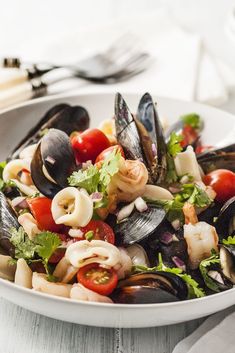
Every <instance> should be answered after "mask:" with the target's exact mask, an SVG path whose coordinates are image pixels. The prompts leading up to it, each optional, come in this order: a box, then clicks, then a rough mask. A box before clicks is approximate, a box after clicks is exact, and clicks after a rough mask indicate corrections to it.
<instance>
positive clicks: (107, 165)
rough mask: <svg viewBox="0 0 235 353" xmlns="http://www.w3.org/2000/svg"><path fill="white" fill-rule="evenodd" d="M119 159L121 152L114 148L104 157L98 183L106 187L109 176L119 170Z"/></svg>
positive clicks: (109, 179)
mask: <svg viewBox="0 0 235 353" xmlns="http://www.w3.org/2000/svg"><path fill="white" fill-rule="evenodd" d="M120 159H121V153H120V152H119V151H117V150H116V149H114V150H113V151H112V152H111V153H109V154H108V156H107V157H106V158H105V160H104V162H103V163H102V167H101V168H100V170H99V172H100V183H101V184H102V186H103V188H106V187H107V186H108V185H109V183H110V181H111V177H112V176H114V175H115V174H116V173H117V172H118V170H119V161H120Z"/></svg>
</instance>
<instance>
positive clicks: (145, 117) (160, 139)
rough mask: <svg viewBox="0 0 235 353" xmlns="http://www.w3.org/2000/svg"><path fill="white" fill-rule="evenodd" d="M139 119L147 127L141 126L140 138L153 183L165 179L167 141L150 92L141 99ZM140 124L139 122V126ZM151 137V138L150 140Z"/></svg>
mask: <svg viewBox="0 0 235 353" xmlns="http://www.w3.org/2000/svg"><path fill="white" fill-rule="evenodd" d="M136 115H137V119H138V121H139V122H140V123H141V124H142V125H143V126H144V127H145V129H146V132H147V136H146V134H143V133H142V131H143V129H140V128H139V134H140V139H141V142H142V146H143V149H144V152H145V157H146V158H145V161H146V164H147V166H148V169H149V171H150V176H151V180H152V182H153V183H156V182H158V183H159V182H162V181H164V178H165V174H166V151H167V148H166V143H165V136H164V133H163V128H162V125H161V122H160V119H159V117H158V114H157V110H156V109H155V105H154V102H153V99H152V97H151V95H150V94H149V93H145V94H144V95H143V96H142V98H141V99H140V102H139V106H138V110H137V114H136ZM138 126H139V125H138V124H137V127H138ZM148 137H149V140H148Z"/></svg>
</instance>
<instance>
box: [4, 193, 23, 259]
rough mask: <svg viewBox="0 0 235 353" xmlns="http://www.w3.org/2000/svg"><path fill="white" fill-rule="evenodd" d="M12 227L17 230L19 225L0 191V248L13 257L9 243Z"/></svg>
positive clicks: (12, 250)
mask: <svg viewBox="0 0 235 353" xmlns="http://www.w3.org/2000/svg"><path fill="white" fill-rule="evenodd" d="M12 227H14V228H16V229H18V228H19V227H20V224H19V222H18V220H17V216H16V214H15V212H14V210H13V209H12V207H11V205H10V204H9V202H8V201H7V199H6V197H5V195H4V194H3V193H2V192H1V191H0V246H1V247H2V248H3V249H4V250H5V251H6V252H7V254H9V255H11V256H14V246H13V245H12V243H11V242H10V239H11V233H10V230H11V228H12Z"/></svg>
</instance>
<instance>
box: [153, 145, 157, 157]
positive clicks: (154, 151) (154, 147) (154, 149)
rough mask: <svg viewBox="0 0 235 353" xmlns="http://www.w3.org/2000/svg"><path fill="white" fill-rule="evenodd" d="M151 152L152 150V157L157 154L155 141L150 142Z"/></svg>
mask: <svg viewBox="0 0 235 353" xmlns="http://www.w3.org/2000/svg"><path fill="white" fill-rule="evenodd" d="M152 152H153V155H154V157H156V155H157V148H156V145H155V143H152Z"/></svg>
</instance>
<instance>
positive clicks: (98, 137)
mask: <svg viewBox="0 0 235 353" xmlns="http://www.w3.org/2000/svg"><path fill="white" fill-rule="evenodd" d="M72 147H73V150H74V152H75V155H76V159H77V161H80V162H86V161H88V160H92V162H93V163H94V162H95V159H96V157H97V156H98V155H99V154H100V152H102V151H103V150H105V149H106V148H108V147H110V142H109V139H108V138H107V136H106V135H105V134H104V133H103V132H102V131H101V130H99V129H87V130H85V131H84V132H82V133H81V134H79V135H75V136H74V137H73V138H72Z"/></svg>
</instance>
